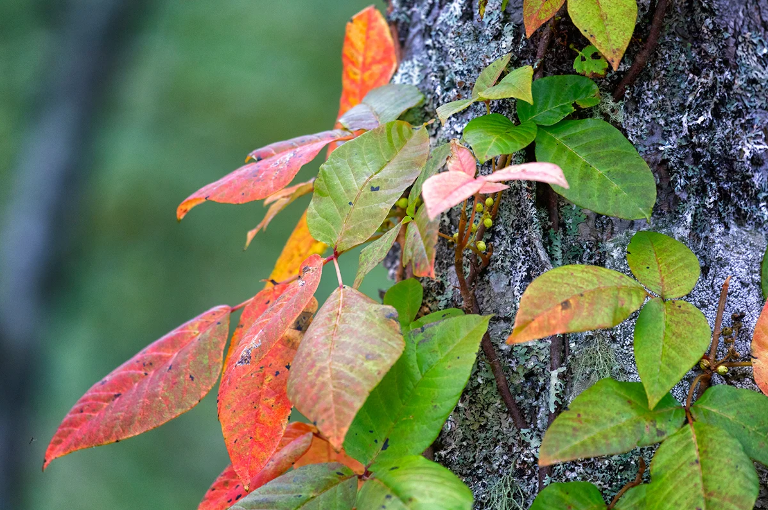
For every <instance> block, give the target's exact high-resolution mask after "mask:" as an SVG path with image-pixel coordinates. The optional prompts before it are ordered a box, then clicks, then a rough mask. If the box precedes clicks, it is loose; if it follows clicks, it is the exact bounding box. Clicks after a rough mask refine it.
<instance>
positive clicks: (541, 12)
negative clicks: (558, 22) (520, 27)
mask: <svg viewBox="0 0 768 510" xmlns="http://www.w3.org/2000/svg"><path fill="white" fill-rule="evenodd" d="M564 3H565V0H523V21H524V23H525V36H526V37H531V36H532V35H533V33H534V32H535V31H536V29H538V28H539V27H540V26H541V25H543V24H544V23H546V22H547V21H549V20H550V19H552V16H554V15H555V14H556V13H557V11H559V10H560V7H562V6H563V4H564Z"/></svg>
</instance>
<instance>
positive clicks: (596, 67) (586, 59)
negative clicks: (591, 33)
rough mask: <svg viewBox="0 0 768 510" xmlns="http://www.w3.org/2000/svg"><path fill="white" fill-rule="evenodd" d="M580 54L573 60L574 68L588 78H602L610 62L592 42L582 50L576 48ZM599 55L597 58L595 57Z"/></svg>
mask: <svg viewBox="0 0 768 510" xmlns="http://www.w3.org/2000/svg"><path fill="white" fill-rule="evenodd" d="M576 51H577V52H578V53H579V56H577V57H576V60H574V61H573V70H574V71H576V72H577V73H579V74H581V75H582V76H586V77H587V78H602V77H604V76H605V72H606V71H607V70H608V62H606V61H605V57H603V56H602V55H601V54H600V52H599V51H598V50H597V48H595V47H594V46H592V45H591V44H590V45H589V46H587V47H586V48H584V49H583V50H582V51H579V50H576ZM595 55H597V58H595Z"/></svg>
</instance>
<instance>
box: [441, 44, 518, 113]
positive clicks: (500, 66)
mask: <svg viewBox="0 0 768 510" xmlns="http://www.w3.org/2000/svg"><path fill="white" fill-rule="evenodd" d="M511 56H512V54H511V53H507V54H506V55H504V56H503V57H500V58H497V59H496V60H494V61H493V62H491V63H490V65H488V67H486V68H485V69H483V70H482V71H481V72H480V75H479V76H478V77H477V80H476V81H475V86H474V87H472V97H470V98H468V99H459V100H458V101H451V102H450V103H446V104H444V105H442V106H440V107H439V108H438V109H437V117H438V118H439V119H440V122H441V123H443V124H445V121H446V120H448V117H450V116H451V115H453V114H456V113H459V112H460V111H462V110H465V109H467V108H468V107H469V105H471V104H472V103H474V102H475V101H477V100H478V99H480V94H481V93H482V92H483V91H485V90H486V89H489V88H491V87H493V85H494V84H495V83H496V80H498V79H499V76H501V73H502V71H504V69H505V68H506V67H507V64H509V58H510V57H511Z"/></svg>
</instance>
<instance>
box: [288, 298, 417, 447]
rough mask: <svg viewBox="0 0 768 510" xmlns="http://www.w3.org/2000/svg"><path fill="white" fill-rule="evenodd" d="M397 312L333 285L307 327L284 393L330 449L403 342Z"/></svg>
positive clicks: (337, 443) (341, 440) (337, 444)
mask: <svg viewBox="0 0 768 510" xmlns="http://www.w3.org/2000/svg"><path fill="white" fill-rule="evenodd" d="M396 315H397V312H396V311H395V309H394V308H392V307H391V306H386V305H381V304H379V303H377V302H375V301H374V300H372V299H371V298H369V297H368V296H366V295H365V294H362V293H361V292H359V291H357V290H355V289H352V288H350V287H347V286H346V285H345V286H343V287H338V288H337V289H336V290H334V291H333V293H332V294H331V295H330V297H329V298H328V299H327V300H326V302H325V303H324V304H323V306H322V307H321V308H320V310H319V311H318V312H317V315H316V316H315V319H314V321H312V324H310V326H309V328H307V332H306V333H305V335H304V338H303V339H302V341H301V343H300V344H299V349H298V351H297V352H296V356H295V358H294V360H293V363H292V364H291V370H290V375H289V376H288V398H289V399H290V400H291V402H293V405H294V406H295V407H296V409H297V410H298V411H299V412H300V413H301V414H303V415H304V416H306V417H307V418H309V419H310V420H311V421H312V422H313V423H314V424H315V426H316V427H317V428H318V429H319V430H320V432H321V433H322V434H323V435H324V436H325V437H326V438H327V439H328V442H330V443H331V446H333V448H334V449H335V450H337V451H338V450H339V449H341V446H342V444H343V443H344V436H345V435H346V434H347V430H348V429H349V426H350V424H351V423H352V420H353V419H354V418H355V415H356V414H357V411H358V410H359V409H360V408H361V407H362V406H363V404H364V403H365V400H366V398H368V395H369V394H370V393H371V391H372V390H373V389H374V388H375V387H376V385H377V384H379V382H380V381H381V379H382V378H383V377H384V374H386V373H387V371H388V370H389V369H390V368H391V367H392V365H393V364H394V363H395V362H396V361H397V359H398V358H399V357H400V354H402V352H403V349H404V347H405V342H404V340H403V336H402V334H401V333H400V325H399V324H398V323H397V321H396V319H397V317H396Z"/></svg>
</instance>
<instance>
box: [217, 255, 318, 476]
mask: <svg viewBox="0 0 768 510" xmlns="http://www.w3.org/2000/svg"><path fill="white" fill-rule="evenodd" d="M322 264H323V263H322V259H321V258H320V257H319V256H317V255H313V256H311V257H310V258H309V259H307V261H306V262H305V264H304V266H303V267H302V270H301V275H300V277H299V279H298V280H297V281H295V282H293V283H291V284H288V285H287V286H286V288H285V289H284V290H283V291H282V293H280V295H279V296H277V297H276V298H275V299H273V300H271V302H270V304H269V305H268V306H267V307H266V309H265V310H264V312H263V313H262V314H261V315H259V316H258V317H255V318H254V319H253V321H252V323H250V324H248V323H242V324H241V325H242V328H240V329H241V335H242V336H241V337H239V338H238V339H236V340H237V343H236V344H234V347H233V348H232V350H231V355H229V357H228V358H227V363H226V365H225V367H224V373H223V374H222V378H221V384H220V386H219V399H218V412H219V421H220V422H221V430H222V433H223V436H224V443H225V445H226V447H227V451H228V452H229V457H230V459H231V460H232V465H233V467H234V469H235V471H236V472H237V474H238V475H239V476H240V479H241V480H242V482H243V484H244V485H245V486H246V489H248V483H249V482H250V480H251V479H252V478H253V477H254V476H255V475H256V473H258V472H259V471H261V469H262V468H263V467H264V465H265V464H266V462H267V461H268V460H269V458H270V457H271V456H272V454H273V453H274V451H275V449H276V448H277V446H278V443H279V441H280V438H281V437H282V436H283V432H284V430H285V427H286V425H287V423H288V417H289V416H290V414H291V403H290V401H289V400H288V396H287V394H286V383H287V378H288V369H289V367H290V365H291V362H292V360H293V357H294V355H295V353H296V348H297V345H298V342H299V339H300V337H301V332H302V331H304V330H305V329H306V326H307V324H308V323H309V321H310V319H311V316H312V313H313V312H314V311H315V310H316V306H317V305H316V303H317V302H316V300H315V299H314V297H313V294H314V293H315V290H316V289H317V286H318V284H319V283H320V275H321V272H322ZM262 292H263V291H262ZM254 302H255V300H254ZM244 312H245V311H244ZM244 315H245V313H244ZM253 315H255V314H251V313H249V314H248V317H249V318H250V317H252V316H253ZM241 322H242V321H241ZM289 330H293V331H289ZM242 331H245V332H244V333H242Z"/></svg>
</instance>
